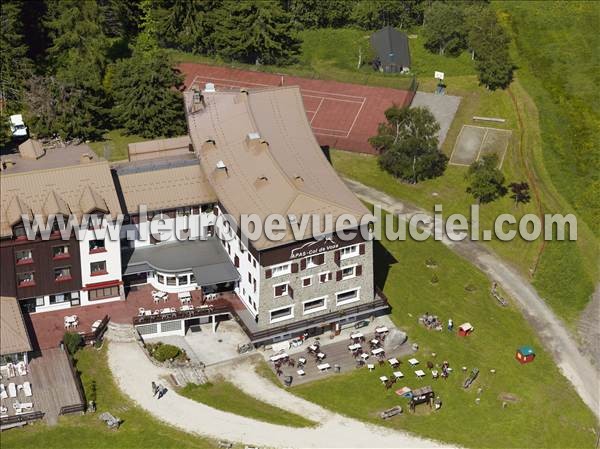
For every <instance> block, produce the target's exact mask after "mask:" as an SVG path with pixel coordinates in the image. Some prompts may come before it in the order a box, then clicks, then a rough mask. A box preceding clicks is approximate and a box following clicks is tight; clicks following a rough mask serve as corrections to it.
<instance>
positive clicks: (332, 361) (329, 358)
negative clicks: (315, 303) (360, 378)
mask: <svg viewBox="0 0 600 449" xmlns="http://www.w3.org/2000/svg"><path fill="white" fill-rule="evenodd" d="M364 336H365V342H364V343H362V349H363V351H364V352H366V353H368V354H370V353H371V350H370V346H369V341H370V340H371V339H373V338H374V337H375V334H374V333H372V332H370V333H366V332H365V333H364ZM313 341H314V339H309V340H308V342H306V343H304V345H302V346H301V348H302V350H301V351H300V352H295V351H294V350H291V351H290V352H288V353H289V355H290V357H291V358H292V359H294V361H295V362H296V363H297V362H298V359H299V358H300V357H304V358H305V359H306V365H305V366H304V368H302V369H303V370H304V372H305V374H304V375H303V376H300V375H299V374H298V372H297V371H298V367H297V366H296V367H290V366H288V365H283V366H282V367H281V370H282V371H283V374H282V375H281V376H279V380H280V381H281V382H282V383H283V380H284V378H285V376H292V377H293V381H292V385H301V384H304V383H307V382H312V381H315V380H320V379H325V378H326V377H328V376H334V375H335V374H336V371H335V365H339V367H340V372H341V373H346V372H348V371H352V370H355V369H357V362H356V359H355V358H354V356H353V355H352V351H350V350H349V349H348V345H350V344H352V342H351V341H350V340H349V339H343V340H340V341H336V342H335V343H329V342H327V340H326V337H325V336H324V335H323V336H321V349H320V351H321V352H322V353H324V354H325V356H326V357H325V359H324V360H323V361H322V362H316V360H315V356H314V355H312V354H309V353H308V346H309V345H310V344H312V343H313ZM384 350H385V358H384V360H385V363H386V366H387V367H389V364H388V362H387V360H388V359H390V358H393V357H395V358H397V359H398V360H400V358H401V357H403V356H406V355H407V354H411V353H412V350H411V348H410V345H409V344H408V343H405V344H403V345H402V346H400V347H399V348H397V349H395V350H394V351H388V350H387V348H385V346H384ZM268 363H269V366H270V367H271V369H272V370H273V372H274V373H275V372H276V371H275V365H274V364H273V363H272V362H268ZM321 363H329V365H330V368H329V369H328V370H326V371H320V370H319V369H318V368H317V365H318V364H321ZM368 363H373V364H375V365H377V364H378V363H379V359H378V358H377V357H375V356H373V355H370V356H369V358H368V359H367V361H366V364H368ZM366 364H365V366H364V367H363V368H360V369H367V367H366ZM403 368H404V370H405V371H409V370H407V368H406V366H402V365H401V366H400V367H399V368H398V370H400V371H402V369H403ZM410 372H412V371H410ZM405 374H406V373H405Z"/></svg>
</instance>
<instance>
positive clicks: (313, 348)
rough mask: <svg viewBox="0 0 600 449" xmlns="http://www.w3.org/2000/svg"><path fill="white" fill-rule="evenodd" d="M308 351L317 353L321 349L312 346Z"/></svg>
mask: <svg viewBox="0 0 600 449" xmlns="http://www.w3.org/2000/svg"><path fill="white" fill-rule="evenodd" d="M308 349H310V350H311V351H312V352H317V351H318V349H319V347H318V346H317V345H310V346H309V347H308Z"/></svg>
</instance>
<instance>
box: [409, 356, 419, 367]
mask: <svg viewBox="0 0 600 449" xmlns="http://www.w3.org/2000/svg"><path fill="white" fill-rule="evenodd" d="M408 363H410V365H411V366H415V365H418V364H419V361H418V360H417V359H415V358H412V359H409V360H408Z"/></svg>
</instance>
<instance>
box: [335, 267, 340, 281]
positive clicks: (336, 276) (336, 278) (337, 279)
mask: <svg viewBox="0 0 600 449" xmlns="http://www.w3.org/2000/svg"><path fill="white" fill-rule="evenodd" d="M335 280H336V281H341V280H342V270H338V271H336V272H335Z"/></svg>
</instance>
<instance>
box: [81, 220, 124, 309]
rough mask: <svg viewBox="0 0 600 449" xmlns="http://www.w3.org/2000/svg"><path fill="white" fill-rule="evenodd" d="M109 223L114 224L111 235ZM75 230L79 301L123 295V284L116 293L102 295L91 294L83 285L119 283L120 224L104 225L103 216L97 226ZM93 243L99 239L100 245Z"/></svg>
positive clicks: (100, 301)
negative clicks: (77, 250) (77, 241)
mask: <svg viewBox="0 0 600 449" xmlns="http://www.w3.org/2000/svg"><path fill="white" fill-rule="evenodd" d="M109 226H113V229H114V233H113V235H111V233H110V231H109V229H108V227H109ZM78 232H79V236H78V240H79V257H80V261H81V285H82V286H83V289H82V291H81V295H80V300H81V305H82V306H85V305H88V304H99V303H103V302H110V301H116V300H119V299H122V298H123V288H122V287H120V288H119V289H118V295H117V294H112V295H111V296H108V297H103V298H102V299H94V298H90V292H89V290H88V289H87V288H86V287H91V286H93V285H95V284H105V283H109V282H115V283H116V282H119V283H120V282H121V281H122V269H121V242H120V240H119V238H118V236H119V233H120V228H119V225H118V224H114V225H113V224H108V225H107V223H106V219H103V220H102V225H101V226H100V227H98V228H96V229H87V230H79V231H78ZM94 243H98V245H99V246H98V247H96V248H94ZM115 293H116V291H115Z"/></svg>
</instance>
